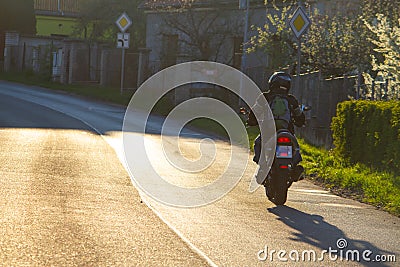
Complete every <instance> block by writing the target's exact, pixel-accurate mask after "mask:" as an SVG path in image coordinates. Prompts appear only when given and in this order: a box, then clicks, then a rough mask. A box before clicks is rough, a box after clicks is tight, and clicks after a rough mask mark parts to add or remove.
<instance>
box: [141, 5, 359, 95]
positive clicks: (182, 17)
mask: <svg viewBox="0 0 400 267" xmlns="http://www.w3.org/2000/svg"><path fill="white" fill-rule="evenodd" d="M241 2H246V1H245V0H243V1H239V0H214V1H211V0H188V1H182V0H146V1H144V2H143V4H142V5H141V6H140V8H142V9H143V10H144V11H145V13H146V15H147V16H146V17H147V19H146V30H147V32H146V47H147V48H148V49H150V55H149V62H150V67H151V68H152V70H153V72H157V71H159V70H160V69H163V68H165V67H168V66H170V65H173V64H176V63H180V62H185V61H190V60H212V61H217V62H221V63H225V64H228V65H231V66H234V67H235V68H238V69H239V68H241V65H242V51H243V40H244V38H243V36H244V28H245V17H246V11H245V10H244V9H240V7H239V6H240V3H241ZM303 2H307V4H308V5H307V6H308V8H309V10H307V11H308V12H312V11H313V10H315V9H318V10H319V13H321V14H331V13H336V12H342V13H343V12H347V13H349V12H350V13H352V12H357V10H359V6H358V5H357V4H358V3H359V1H358V0H354V1H351V2H350V3H349V1H344V0H309V1H303ZM276 3H277V5H278V6H279V5H280V6H283V5H286V4H284V3H280V1H278V0H277V1H276ZM349 5H351V6H349ZM293 11H294V10H293ZM267 14H277V11H276V10H275V9H274V8H273V6H272V5H271V4H268V5H265V1H264V0H250V11H249V21H248V25H249V26H250V25H252V26H253V27H249V28H248V37H249V38H250V37H251V36H254V35H255V34H256V31H255V30H253V29H254V28H255V27H263V26H264V25H265V22H266V16H267ZM353 15H354V14H353ZM273 56H274V55H267V54H265V53H262V52H255V53H251V54H248V55H246V61H245V72H246V73H247V74H248V75H249V76H250V77H251V78H252V79H253V80H254V81H256V83H257V84H259V85H260V86H262V87H263V86H265V81H266V76H268V74H269V72H271V71H272V70H269V69H268V68H269V67H268V66H269V65H270V64H269V63H270V61H271V60H272V59H273Z"/></svg>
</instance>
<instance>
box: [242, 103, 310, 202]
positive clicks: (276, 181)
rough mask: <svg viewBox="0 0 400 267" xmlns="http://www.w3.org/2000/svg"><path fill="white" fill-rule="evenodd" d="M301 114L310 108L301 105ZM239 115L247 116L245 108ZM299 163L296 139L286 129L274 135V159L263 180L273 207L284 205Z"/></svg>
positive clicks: (298, 148) (299, 157)
mask: <svg viewBox="0 0 400 267" xmlns="http://www.w3.org/2000/svg"><path fill="white" fill-rule="evenodd" d="M301 110H302V111H303V112H305V111H309V110H311V107H309V106H305V105H302V106H301ZM240 113H241V114H243V115H247V116H248V115H249V114H250V112H248V111H247V110H246V109H245V108H240ZM300 161H301V155H300V146H299V143H298V142H297V139H296V137H295V136H294V135H293V134H292V133H291V132H290V131H289V130H287V129H282V130H279V131H277V133H276V150H275V157H274V160H273V163H272V166H271V169H270V170H269V172H268V174H267V177H266V179H265V180H264V183H263V185H264V187H265V193H266V195H267V197H268V199H269V200H270V201H271V202H272V203H274V204H275V205H284V204H285V202H286V200H287V194H288V189H289V187H290V186H291V185H292V183H293V182H297V181H299V180H300V179H298V178H296V179H294V178H292V177H298V175H297V174H296V172H297V171H300V172H302V171H303V170H298V167H299V165H298V163H299V162H300Z"/></svg>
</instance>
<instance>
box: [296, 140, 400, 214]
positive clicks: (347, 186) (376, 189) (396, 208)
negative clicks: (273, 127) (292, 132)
mask: <svg viewBox="0 0 400 267" xmlns="http://www.w3.org/2000/svg"><path fill="white" fill-rule="evenodd" d="M299 141H300V146H301V151H302V156H303V163H302V164H303V165H304V167H305V169H306V174H307V176H308V177H309V178H310V179H312V180H315V181H316V182H318V183H322V184H323V185H324V186H325V187H326V188H328V189H329V190H331V191H332V192H334V193H336V194H339V195H342V196H345V197H350V198H353V199H357V200H359V201H362V202H365V203H368V204H372V205H374V206H376V207H378V208H381V209H383V210H386V211H388V212H390V213H392V214H394V215H396V216H400V177H399V176H396V175H395V174H392V173H388V172H379V171H375V170H374V169H372V168H370V167H367V166H365V165H363V164H355V165H348V164H346V163H344V162H343V161H341V160H339V159H337V158H335V156H334V154H333V152H332V151H327V150H325V149H322V148H316V147H314V146H311V145H309V144H307V143H305V142H304V141H302V140H299Z"/></svg>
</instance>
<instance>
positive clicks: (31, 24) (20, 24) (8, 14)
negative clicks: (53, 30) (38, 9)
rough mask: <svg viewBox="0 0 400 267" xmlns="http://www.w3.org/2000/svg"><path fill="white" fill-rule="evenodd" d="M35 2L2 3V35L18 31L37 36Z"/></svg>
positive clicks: (0, 29) (6, 0)
mask: <svg viewBox="0 0 400 267" xmlns="http://www.w3.org/2000/svg"><path fill="white" fill-rule="evenodd" d="M33 4H34V3H33V0H1V1H0V33H3V32H4V31H17V32H19V33H25V34H36V19H35V12H34V5H33Z"/></svg>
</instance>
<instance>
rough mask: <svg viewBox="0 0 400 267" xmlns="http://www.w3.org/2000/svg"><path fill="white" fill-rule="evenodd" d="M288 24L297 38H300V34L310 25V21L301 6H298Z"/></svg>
mask: <svg viewBox="0 0 400 267" xmlns="http://www.w3.org/2000/svg"><path fill="white" fill-rule="evenodd" d="M289 24H290V27H291V28H292V31H293V33H294V35H296V37H297V38H300V36H301V35H302V34H303V33H304V32H305V31H306V30H307V29H308V27H310V24H311V21H310V19H309V18H308V16H307V14H306V12H304V10H303V8H301V7H298V8H297V9H296V11H295V12H294V14H293V16H292V18H291V19H290V22H289Z"/></svg>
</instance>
